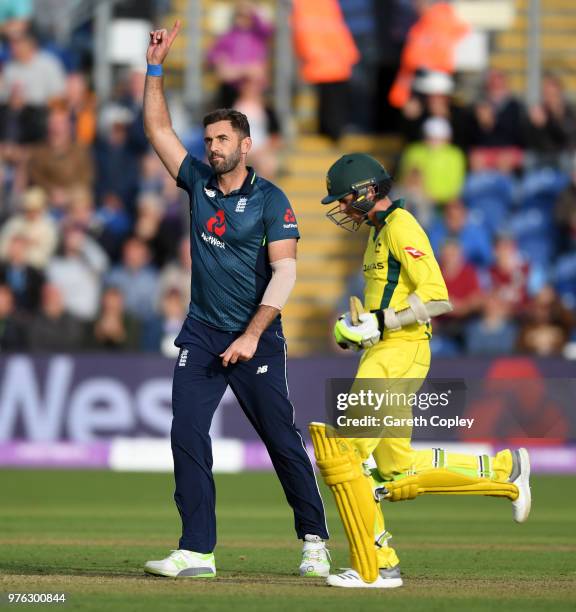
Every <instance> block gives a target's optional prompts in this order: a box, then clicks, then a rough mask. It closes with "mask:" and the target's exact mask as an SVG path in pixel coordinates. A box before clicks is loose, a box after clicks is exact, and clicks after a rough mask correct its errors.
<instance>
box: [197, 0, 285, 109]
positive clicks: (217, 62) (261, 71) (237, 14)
mask: <svg viewBox="0 0 576 612" xmlns="http://www.w3.org/2000/svg"><path fill="white" fill-rule="evenodd" d="M273 31H274V28H273V26H272V24H270V23H268V22H267V21H266V20H265V19H264V18H263V17H262V16H261V15H260V12H259V11H258V10H257V9H256V7H255V6H254V5H253V4H252V3H251V2H238V3H237V4H236V7H235V10H234V16H233V23H232V27H231V28H230V30H228V31H227V32H225V33H224V34H222V35H221V36H219V37H218V38H217V39H216V41H215V43H214V45H213V46H212V48H211V49H210V50H209V51H208V56H207V60H208V63H209V64H210V65H211V66H213V68H214V70H215V72H216V77H217V79H218V81H219V92H218V105H219V106H221V107H223V108H231V107H232V106H233V105H234V102H235V101H236V97H237V95H238V86H239V84H240V82H241V81H242V79H244V78H246V77H257V78H260V79H266V75H267V69H268V50H269V41H270V37H271V35H272V32H273Z"/></svg>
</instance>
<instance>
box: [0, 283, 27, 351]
mask: <svg viewBox="0 0 576 612" xmlns="http://www.w3.org/2000/svg"><path fill="white" fill-rule="evenodd" d="M26 348H27V343H26V327H25V325H24V322H23V321H22V320H21V319H20V318H19V317H18V315H17V314H16V305H15V303H14V294H13V293H12V291H11V289H10V287H8V286H7V285H3V284H0V353H4V352H9V351H23V350H25V349H26Z"/></svg>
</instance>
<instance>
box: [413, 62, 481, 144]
mask: <svg viewBox="0 0 576 612" xmlns="http://www.w3.org/2000/svg"><path fill="white" fill-rule="evenodd" d="M453 89H454V83H453V81H452V77H451V76H450V75H449V74H446V73H444V72H435V71H421V72H420V73H419V74H417V75H416V78H415V79H414V82H413V83H412V90H413V94H412V96H411V97H410V100H408V102H407V103H406V104H405V105H404V107H403V108H402V122H401V125H402V128H401V131H402V134H404V136H405V137H406V139H407V140H408V141H409V142H414V141H417V140H420V137H421V135H422V126H423V125H424V123H425V122H426V120H427V119H429V118H430V117H440V118H442V119H446V120H447V121H448V122H449V123H450V127H451V129H452V135H453V137H452V141H453V142H454V144H455V145H456V146H457V147H460V148H461V149H462V150H464V151H465V150H467V149H468V146H469V141H470V137H469V129H470V128H469V125H470V118H469V116H468V112H467V111H466V109H464V108H462V107H460V106H457V105H456V104H454V102H453V100H452V91H453Z"/></svg>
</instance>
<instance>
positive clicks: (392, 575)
mask: <svg viewBox="0 0 576 612" xmlns="http://www.w3.org/2000/svg"><path fill="white" fill-rule="evenodd" d="M326 583H327V584H328V585H330V586H335V587H344V588H348V589H395V588H397V587H401V586H402V577H401V575H400V566H399V565H396V566H395V567H391V568H390V569H380V571H379V575H378V578H376V580H374V582H364V580H362V578H361V577H360V574H359V573H358V572H357V571H356V570H353V569H347V570H345V571H343V572H342V573H341V574H331V575H330V576H328V578H327V579H326Z"/></svg>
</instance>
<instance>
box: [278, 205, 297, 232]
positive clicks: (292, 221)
mask: <svg viewBox="0 0 576 612" xmlns="http://www.w3.org/2000/svg"><path fill="white" fill-rule="evenodd" d="M284 221H285V223H284V225H283V226H282V227H283V228H284V229H296V228H297V227H298V224H297V223H296V217H295V216H294V213H293V212H292V209H290V208H287V209H286V212H285V213H284Z"/></svg>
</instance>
